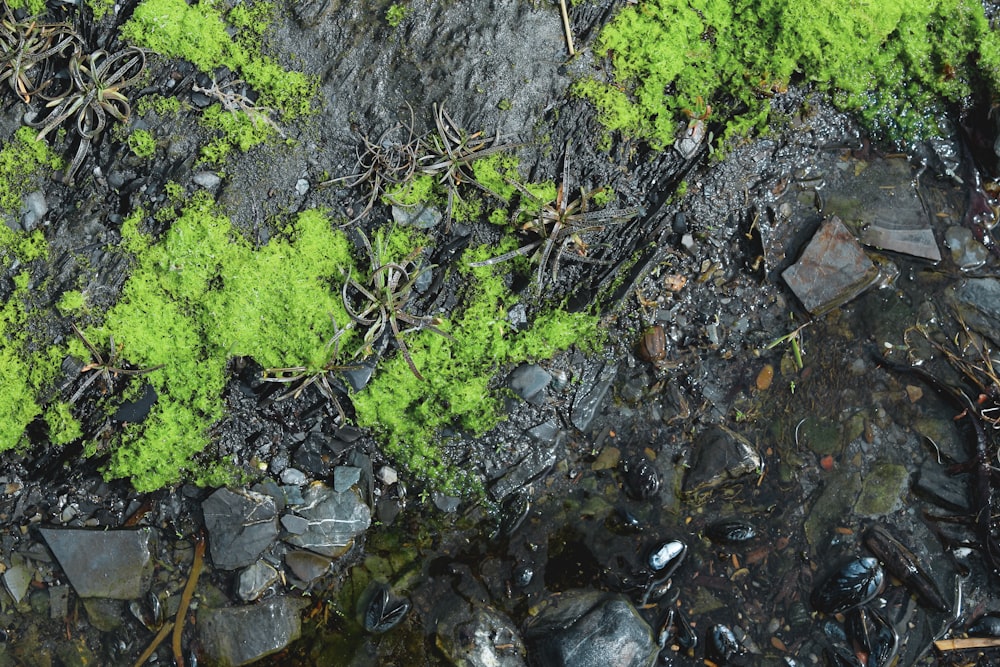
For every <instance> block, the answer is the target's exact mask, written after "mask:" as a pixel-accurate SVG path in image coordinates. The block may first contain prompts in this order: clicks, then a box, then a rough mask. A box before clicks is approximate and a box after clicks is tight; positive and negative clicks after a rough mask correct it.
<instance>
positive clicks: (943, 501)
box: [914, 458, 970, 514]
mask: <svg viewBox="0 0 1000 667" xmlns="http://www.w3.org/2000/svg"><path fill="white" fill-rule="evenodd" d="M968 478H969V475H968V473H964V474H961V475H952V474H949V472H948V471H947V470H946V469H945V467H944V466H942V465H941V464H940V463H938V462H937V461H936V460H934V459H932V458H928V459H926V460H924V462H923V463H922V464H921V466H920V471H919V472H918V473H917V481H916V484H915V485H914V490H915V491H916V492H917V493H919V494H920V495H922V496H924V497H926V498H928V499H929V500H930V501H931V502H933V503H935V504H936V505H938V506H939V507H944V508H946V509H949V510H952V511H955V512H960V513H962V514H968V513H969V511H970V508H969V496H968V493H967V491H966V489H968V488H969V487H968Z"/></svg>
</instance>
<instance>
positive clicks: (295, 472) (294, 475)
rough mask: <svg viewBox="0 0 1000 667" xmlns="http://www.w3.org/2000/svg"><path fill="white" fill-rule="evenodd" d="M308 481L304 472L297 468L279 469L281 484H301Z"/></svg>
mask: <svg viewBox="0 0 1000 667" xmlns="http://www.w3.org/2000/svg"><path fill="white" fill-rule="evenodd" d="M308 481H309V479H308V478H307V477H306V474H305V473H304V472H302V471H301V470H299V469H298V468H285V469H284V470H282V471H281V483H282V484H292V485H301V484H305V483H306V482H308Z"/></svg>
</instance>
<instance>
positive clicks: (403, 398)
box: [352, 247, 599, 493]
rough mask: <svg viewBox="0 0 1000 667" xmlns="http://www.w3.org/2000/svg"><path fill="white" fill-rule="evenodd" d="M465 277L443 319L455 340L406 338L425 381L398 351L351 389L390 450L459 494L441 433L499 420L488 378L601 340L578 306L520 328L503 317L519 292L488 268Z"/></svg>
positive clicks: (481, 252) (462, 482)
mask: <svg viewBox="0 0 1000 667" xmlns="http://www.w3.org/2000/svg"><path fill="white" fill-rule="evenodd" d="M494 252H496V249H494V248H485V247H480V248H476V249H474V250H472V251H467V252H466V254H465V260H466V261H468V262H475V261H480V260H482V259H486V258H488V257H489V256H491V254H492V253H494ZM463 278H465V284H466V289H465V293H464V294H463V298H462V303H463V304H464V305H463V306H462V307H461V308H460V309H459V311H458V312H457V313H456V315H455V317H453V319H452V320H451V321H450V322H448V323H445V324H443V325H442V328H445V329H446V330H447V331H448V333H449V334H450V335H451V336H452V339H447V338H444V337H442V336H438V335H436V334H434V333H432V332H429V331H425V332H422V333H420V334H419V335H418V336H416V337H415V338H414V339H413V340H412V342H408V346H409V348H410V353H411V356H412V357H413V360H414V363H415V364H416V365H417V367H418V368H421V369H423V370H422V373H423V375H424V376H425V378H426V381H424V382H422V381H420V380H419V379H417V378H416V377H415V376H414V375H413V373H412V372H411V371H410V369H409V367H408V365H407V364H406V362H405V360H404V359H402V358H401V357H399V356H397V357H394V358H392V359H390V360H388V361H387V363H384V364H383V365H382V366H380V368H379V371H378V373H377V374H376V376H375V378H374V379H373V381H372V382H371V384H370V385H369V386H368V387H367V388H366V389H365V390H364V391H363V392H360V393H358V394H355V395H353V396H352V401H353V403H354V407H355V410H356V411H357V418H358V423H359V425H361V426H365V427H368V428H371V429H373V430H374V431H375V432H376V433H378V434H380V435H381V436H382V438H383V441H384V443H385V444H384V446H385V449H386V451H387V452H388V453H389V454H390V455H391V456H393V457H394V458H396V459H397V460H398V461H400V462H402V463H403V465H404V466H405V467H406V468H407V469H408V470H410V471H411V472H412V473H414V474H416V475H417V476H418V477H420V478H423V479H426V480H430V481H431V482H432V483H433V484H434V485H436V486H439V487H442V488H444V489H446V490H448V491H451V492H456V493H462V492H468V489H469V484H470V480H469V479H468V478H466V477H463V476H462V475H461V474H460V473H458V472H456V471H455V470H454V469H453V468H452V467H451V466H449V464H448V463H447V461H446V460H445V459H444V458H443V457H442V454H441V451H440V448H439V447H438V445H437V443H438V441H439V439H440V437H441V432H442V431H443V430H445V429H450V428H454V427H456V426H457V427H459V428H461V429H463V430H465V431H468V432H470V433H472V434H473V435H479V434H482V433H483V432H485V431H486V430H488V429H490V428H492V427H493V426H495V425H496V424H497V423H499V421H500V420H501V419H502V418H503V415H504V413H503V410H502V405H501V402H500V398H499V396H498V395H497V394H496V393H495V392H493V391H491V383H492V381H493V379H494V377H495V376H496V374H497V373H498V372H501V370H502V369H504V368H505V367H508V366H509V365H511V364H515V363H518V362H521V361H526V360H537V359H543V358H548V357H551V356H552V355H553V354H555V353H556V352H557V351H559V350H564V349H566V348H568V347H569V346H571V345H573V344H593V343H594V342H595V341H597V340H599V334H598V329H597V318H596V317H594V316H592V315H588V314H583V313H579V314H569V313H565V312H561V311H552V312H550V313H547V314H544V315H542V316H540V317H539V318H537V320H536V321H535V322H534V324H533V326H532V327H531V328H530V329H529V330H527V331H523V332H521V331H517V330H515V328H514V327H513V326H512V325H511V323H510V321H509V320H508V318H507V309H508V308H509V307H510V306H513V305H514V304H515V303H516V299H515V298H514V297H513V296H512V295H511V294H510V292H509V290H508V289H507V287H506V286H505V284H504V281H503V278H502V277H500V276H497V275H496V274H495V272H494V271H493V270H492V267H478V268H474V269H472V268H466V269H464V270H463Z"/></svg>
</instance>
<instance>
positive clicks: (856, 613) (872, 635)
mask: <svg viewBox="0 0 1000 667" xmlns="http://www.w3.org/2000/svg"><path fill="white" fill-rule="evenodd" d="M844 629H845V630H846V632H847V637H848V643H849V644H854V645H857V646H859V647H861V649H862V650H864V652H865V653H867V654H868V663H867V664H868V667H886V666H887V665H889V664H890V663H891V662H892V661H893V660H894V659H895V657H896V653H897V651H898V650H899V635H898V634H897V633H896V629H895V628H893V627H892V625H890V624H889V621H887V620H886V619H885V617H884V616H882V615H881V614H879V613H878V612H877V611H875V610H874V609H867V608H865V607H859V608H856V609H852V610H851V611H850V612H848V614H847V618H846V620H845V628H844Z"/></svg>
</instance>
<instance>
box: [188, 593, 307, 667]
mask: <svg viewBox="0 0 1000 667" xmlns="http://www.w3.org/2000/svg"><path fill="white" fill-rule="evenodd" d="M304 606H305V602H304V601H302V600H297V599H294V598H290V597H287V596H281V597H273V598H269V599H267V600H264V601H263V602H260V603H258V604H254V605H248V606H245V607H228V608H225V609H204V608H203V609H201V610H200V611H199V612H198V636H199V637H200V638H201V645H202V647H203V648H204V651H205V654H206V658H207V659H208V662H209V663H210V664H213V665H218V666H219V667H237V666H238V665H247V664H250V663H251V662H254V661H256V660H260V659H261V658H263V657H265V656H268V655H272V654H274V653H277V652H278V651H280V650H282V649H283V648H285V647H286V646H288V645H289V644H290V643H292V642H293V641H295V640H296V639H298V637H299V634H300V633H301V631H302V619H301V618H300V617H299V614H300V611H301V610H302V608H303V607H304Z"/></svg>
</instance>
